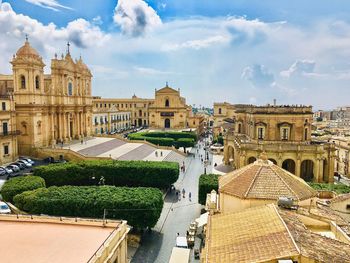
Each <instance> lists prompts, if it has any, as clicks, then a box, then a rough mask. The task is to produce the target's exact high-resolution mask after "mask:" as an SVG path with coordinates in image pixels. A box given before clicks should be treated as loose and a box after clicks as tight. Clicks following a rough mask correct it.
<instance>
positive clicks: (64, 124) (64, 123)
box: [62, 112, 68, 142]
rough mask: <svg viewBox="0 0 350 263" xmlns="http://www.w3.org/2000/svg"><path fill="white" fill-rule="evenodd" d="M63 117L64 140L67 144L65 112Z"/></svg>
mask: <svg viewBox="0 0 350 263" xmlns="http://www.w3.org/2000/svg"><path fill="white" fill-rule="evenodd" d="M62 117H63V124H62V128H63V140H64V141H65V142H67V137H68V136H67V115H66V113H65V112H63V114H62Z"/></svg>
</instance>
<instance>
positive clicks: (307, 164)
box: [300, 160, 314, 182]
mask: <svg viewBox="0 0 350 263" xmlns="http://www.w3.org/2000/svg"><path fill="white" fill-rule="evenodd" d="M300 177H301V178H302V179H304V181H306V182H312V180H313V178H314V162H313V161H311V160H304V161H302V162H301V166H300Z"/></svg>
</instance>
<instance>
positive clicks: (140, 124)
mask: <svg viewBox="0 0 350 263" xmlns="http://www.w3.org/2000/svg"><path fill="white" fill-rule="evenodd" d="M138 122H139V127H141V126H142V119H139V120H138Z"/></svg>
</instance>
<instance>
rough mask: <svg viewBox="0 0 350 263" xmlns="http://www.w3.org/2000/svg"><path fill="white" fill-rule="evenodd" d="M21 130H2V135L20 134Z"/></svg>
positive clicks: (0, 135) (0, 134) (0, 133)
mask: <svg viewBox="0 0 350 263" xmlns="http://www.w3.org/2000/svg"><path fill="white" fill-rule="evenodd" d="M20 134H21V132H20V131H19V130H16V131H7V132H0V137H5V136H16V135H20Z"/></svg>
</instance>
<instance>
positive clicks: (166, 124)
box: [164, 119, 170, 129]
mask: <svg viewBox="0 0 350 263" xmlns="http://www.w3.org/2000/svg"><path fill="white" fill-rule="evenodd" d="M164 128H165V129H169V128H170V119H165V120H164Z"/></svg>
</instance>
